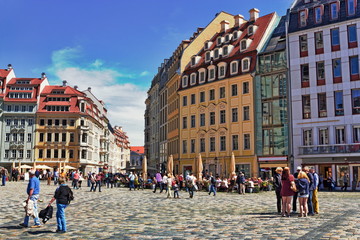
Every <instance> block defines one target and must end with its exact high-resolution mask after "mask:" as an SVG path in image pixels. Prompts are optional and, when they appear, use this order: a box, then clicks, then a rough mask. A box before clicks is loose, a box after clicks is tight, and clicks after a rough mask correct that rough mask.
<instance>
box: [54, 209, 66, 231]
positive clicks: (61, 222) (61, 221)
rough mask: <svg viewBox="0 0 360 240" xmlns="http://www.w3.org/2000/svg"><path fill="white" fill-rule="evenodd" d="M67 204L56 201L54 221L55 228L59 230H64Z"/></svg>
mask: <svg viewBox="0 0 360 240" xmlns="http://www.w3.org/2000/svg"><path fill="white" fill-rule="evenodd" d="M67 206H68V205H67V204H60V203H57V204H56V207H57V211H56V221H57V229H58V230H59V231H64V232H66V218H65V208H66V207H67Z"/></svg>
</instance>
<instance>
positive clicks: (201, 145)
mask: <svg viewBox="0 0 360 240" xmlns="http://www.w3.org/2000/svg"><path fill="white" fill-rule="evenodd" d="M200 152H205V138H200Z"/></svg>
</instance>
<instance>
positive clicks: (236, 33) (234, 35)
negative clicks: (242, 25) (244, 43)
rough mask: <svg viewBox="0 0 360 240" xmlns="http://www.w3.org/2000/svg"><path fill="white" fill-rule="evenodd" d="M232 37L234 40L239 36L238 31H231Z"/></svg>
mask: <svg viewBox="0 0 360 240" xmlns="http://www.w3.org/2000/svg"><path fill="white" fill-rule="evenodd" d="M233 37H234V40H235V39H237V38H238V37H239V33H238V31H235V32H234V33H233Z"/></svg>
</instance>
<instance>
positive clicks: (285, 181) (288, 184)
mask: <svg viewBox="0 0 360 240" xmlns="http://www.w3.org/2000/svg"><path fill="white" fill-rule="evenodd" d="M294 180H295V179H294V176H293V175H291V174H290V169H289V168H288V167H285V168H284V170H283V173H282V175H281V184H282V187H281V198H282V208H281V209H282V211H281V216H282V217H290V212H291V200H292V197H293V196H294V191H293V190H292V189H291V188H292V187H293V186H294V185H295V182H294Z"/></svg>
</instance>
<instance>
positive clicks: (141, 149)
mask: <svg viewBox="0 0 360 240" xmlns="http://www.w3.org/2000/svg"><path fill="white" fill-rule="evenodd" d="M130 151H132V152H136V153H139V154H144V153H145V150H144V147H143V146H136V147H130Z"/></svg>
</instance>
